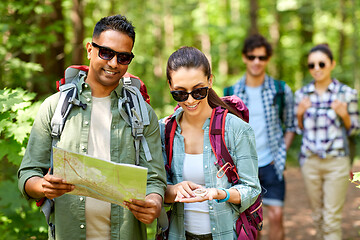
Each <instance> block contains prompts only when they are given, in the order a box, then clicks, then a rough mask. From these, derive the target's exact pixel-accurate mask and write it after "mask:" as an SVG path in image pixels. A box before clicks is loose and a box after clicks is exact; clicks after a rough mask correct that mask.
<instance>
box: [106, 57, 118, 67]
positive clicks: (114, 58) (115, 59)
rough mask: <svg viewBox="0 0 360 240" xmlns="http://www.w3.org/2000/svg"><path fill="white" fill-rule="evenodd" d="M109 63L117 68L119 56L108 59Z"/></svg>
mask: <svg viewBox="0 0 360 240" xmlns="http://www.w3.org/2000/svg"><path fill="white" fill-rule="evenodd" d="M108 65H109V66H110V67H112V68H116V67H117V65H118V62H117V56H114V57H113V58H112V59H110V60H108Z"/></svg>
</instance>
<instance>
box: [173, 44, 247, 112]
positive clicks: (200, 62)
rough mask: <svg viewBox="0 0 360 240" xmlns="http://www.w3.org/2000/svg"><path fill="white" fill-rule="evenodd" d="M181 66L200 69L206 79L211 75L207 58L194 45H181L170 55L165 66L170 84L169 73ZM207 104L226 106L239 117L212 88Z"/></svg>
mask: <svg viewBox="0 0 360 240" xmlns="http://www.w3.org/2000/svg"><path fill="white" fill-rule="evenodd" d="M182 67H183V68H195V69H202V71H203V72H204V75H205V76H206V77H207V79H208V80H209V79H210V77H211V75H212V74H211V67H210V63H209V60H208V59H207V58H206V56H205V54H204V53H203V52H201V51H200V50H199V49H197V48H195V47H181V48H179V49H178V50H177V51H175V52H174V53H173V54H171V55H170V57H169V60H168V62H167V67H166V77H167V80H168V82H169V84H171V74H172V73H173V72H175V71H177V70H178V69H179V68H182ZM208 104H209V106H210V107H211V108H216V107H218V106H221V107H223V108H226V109H228V110H229V112H231V113H232V114H234V115H236V116H238V117H239V118H241V116H239V114H238V113H236V112H235V111H234V110H233V109H232V108H231V107H230V106H228V105H227V104H226V103H224V102H223V101H222V100H221V98H220V97H219V96H218V95H217V94H216V92H215V91H214V89H212V88H210V89H209V93H208Z"/></svg>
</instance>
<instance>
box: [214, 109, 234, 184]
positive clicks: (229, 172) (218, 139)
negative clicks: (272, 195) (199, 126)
mask: <svg viewBox="0 0 360 240" xmlns="http://www.w3.org/2000/svg"><path fill="white" fill-rule="evenodd" d="M227 113H228V110H227V109H223V108H221V107H220V106H219V107H216V108H214V109H213V111H212V115H211V119H210V129H209V138H210V144H211V148H212V150H213V152H214V154H215V156H216V159H217V162H216V164H217V165H219V168H220V170H223V171H224V173H225V174H226V176H227V178H228V181H229V182H230V183H232V184H233V185H234V184H237V183H238V182H239V180H240V179H239V175H238V174H237V170H236V166H235V164H234V161H233V160H232V158H231V155H230V153H229V151H228V149H227V147H226V143H225V137H224V134H225V119H226V114H227Z"/></svg>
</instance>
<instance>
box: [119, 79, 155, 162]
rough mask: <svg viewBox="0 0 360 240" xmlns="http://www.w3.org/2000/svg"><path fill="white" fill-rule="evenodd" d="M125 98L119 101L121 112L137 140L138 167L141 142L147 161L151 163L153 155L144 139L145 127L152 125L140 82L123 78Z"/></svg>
mask: <svg viewBox="0 0 360 240" xmlns="http://www.w3.org/2000/svg"><path fill="white" fill-rule="evenodd" d="M122 81H123V97H122V98H120V99H119V104H118V107H119V112H120V115H121V116H122V118H123V119H124V120H125V121H126V122H127V123H128V124H129V125H130V126H131V133H132V135H133V137H134V139H135V156H136V165H138V164H139V161H140V160H139V158H140V142H141V144H142V147H143V149H144V153H145V157H146V160H147V161H151V160H152V157H151V153H150V149H149V146H148V144H147V141H146V138H145V137H144V126H148V125H149V124H150V120H149V113H148V111H147V107H146V103H145V100H144V98H143V97H142V95H141V93H140V90H139V87H140V81H139V80H138V79H135V78H129V77H127V78H123V79H122Z"/></svg>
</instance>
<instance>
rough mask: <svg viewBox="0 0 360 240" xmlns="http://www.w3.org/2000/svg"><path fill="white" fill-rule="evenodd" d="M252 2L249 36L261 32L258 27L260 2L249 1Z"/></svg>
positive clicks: (255, 0) (256, 0)
mask: <svg viewBox="0 0 360 240" xmlns="http://www.w3.org/2000/svg"><path fill="white" fill-rule="evenodd" d="M249 1H250V13H249V14H250V29H249V31H248V32H249V35H251V34H255V33H258V32H259V29H258V25H257V12H258V10H259V4H258V0H249Z"/></svg>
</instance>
